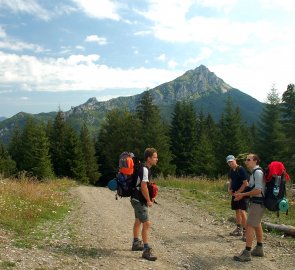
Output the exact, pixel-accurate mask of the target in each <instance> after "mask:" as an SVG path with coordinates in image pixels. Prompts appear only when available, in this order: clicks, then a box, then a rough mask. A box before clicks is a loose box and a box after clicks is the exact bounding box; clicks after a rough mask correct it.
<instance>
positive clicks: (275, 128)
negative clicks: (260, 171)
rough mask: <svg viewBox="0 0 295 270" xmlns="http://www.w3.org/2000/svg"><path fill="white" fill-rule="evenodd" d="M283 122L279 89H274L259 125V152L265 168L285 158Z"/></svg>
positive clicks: (269, 95) (270, 93)
mask: <svg viewBox="0 0 295 270" xmlns="http://www.w3.org/2000/svg"><path fill="white" fill-rule="evenodd" d="M281 120H282V118H281V110H280V97H279V95H278V92H277V89H275V88H274V87H273V88H272V89H271V91H270V92H269V93H268V95H267V102H266V105H265V107H264V110H263V112H262V114H261V117H260V121H259V125H258V142H259V143H258V146H257V147H258V149H257V150H258V154H259V156H260V158H261V160H262V165H264V166H265V165H267V164H268V163H270V162H271V161H273V160H281V158H282V157H284V154H285V150H284V148H285V143H284V134H283V130H282V125H281Z"/></svg>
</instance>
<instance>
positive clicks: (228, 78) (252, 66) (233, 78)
mask: <svg viewBox="0 0 295 270" xmlns="http://www.w3.org/2000/svg"><path fill="white" fill-rule="evenodd" d="M294 45H295V43H293V44H285V45H282V46H280V47H275V48H264V49H262V50H254V49H251V50H248V49H247V50H242V51H241V54H240V57H239V58H236V61H235V63H231V64H213V65H210V66H209V68H210V69H211V70H212V71H214V73H215V74H216V75H217V76H219V77H221V78H222V79H223V80H224V81H225V82H227V83H228V84H230V85H231V86H233V87H236V88H238V89H240V90H241V91H243V92H246V93H248V94H249V95H251V96H253V97H255V98H257V99H259V100H260V101H265V100H266V93H268V92H269V91H270V89H271V87H272V85H273V84H275V85H276V88H277V89H278V92H279V93H280V94H282V93H283V92H284V91H286V89H287V85H288V84H289V83H294V81H295V77H294V74H295V67H294V62H295V52H294V50H293V49H292V48H294Z"/></svg>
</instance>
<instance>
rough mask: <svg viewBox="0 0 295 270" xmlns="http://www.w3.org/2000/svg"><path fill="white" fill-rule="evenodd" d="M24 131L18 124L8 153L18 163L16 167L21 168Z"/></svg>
mask: <svg viewBox="0 0 295 270" xmlns="http://www.w3.org/2000/svg"><path fill="white" fill-rule="evenodd" d="M21 136H22V132H21V130H20V128H19V126H18V125H16V126H15V127H14V129H13V132H12V137H11V140H10V143H9V146H8V153H9V155H10V156H11V158H12V159H13V160H14V161H15V163H16V169H17V170H18V171H20V170H21V162H22V160H23V151H22V149H21V148H22V139H21Z"/></svg>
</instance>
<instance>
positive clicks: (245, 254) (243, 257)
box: [234, 249, 252, 262]
mask: <svg viewBox="0 0 295 270" xmlns="http://www.w3.org/2000/svg"><path fill="white" fill-rule="evenodd" d="M234 260H235V261H238V262H249V261H251V260H252V258H251V252H250V251H248V250H247V249H244V250H243V251H242V253H241V254H240V255H238V256H234Z"/></svg>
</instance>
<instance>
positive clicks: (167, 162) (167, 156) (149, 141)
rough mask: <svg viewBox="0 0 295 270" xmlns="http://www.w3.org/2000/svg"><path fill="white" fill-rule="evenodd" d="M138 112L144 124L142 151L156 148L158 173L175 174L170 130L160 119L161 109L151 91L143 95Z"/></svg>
mask: <svg viewBox="0 0 295 270" xmlns="http://www.w3.org/2000/svg"><path fill="white" fill-rule="evenodd" d="M136 112H137V116H138V118H139V119H140V121H141V123H142V126H141V136H142V138H143V142H144V144H143V146H142V148H143V150H142V151H144V149H145V148H146V147H154V148H156V149H157V151H158V156H159V162H158V165H157V169H155V170H156V172H157V173H162V174H163V175H164V176H165V175H168V174H174V172H175V166H174V165H172V164H171V160H172V154H171V151H170V138H169V136H168V133H169V130H168V128H167V125H165V124H164V123H163V120H162V119H161V117H160V110H159V108H158V107H157V106H155V105H154V104H153V98H152V96H151V94H150V92H149V91H145V92H144V93H143V95H142V98H141V100H140V102H139V104H138V106H137V108H136Z"/></svg>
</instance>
